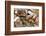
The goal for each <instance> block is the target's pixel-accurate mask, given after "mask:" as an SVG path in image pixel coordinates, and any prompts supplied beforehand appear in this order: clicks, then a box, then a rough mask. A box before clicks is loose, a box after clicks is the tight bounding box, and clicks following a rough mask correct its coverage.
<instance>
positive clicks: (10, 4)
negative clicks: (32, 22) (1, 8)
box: [5, 1, 45, 35]
mask: <svg viewBox="0 0 46 36" xmlns="http://www.w3.org/2000/svg"><path fill="white" fill-rule="evenodd" d="M39 8H40V9H39ZM13 9H14V10H16V9H17V10H19V9H22V10H24V11H25V10H28V9H31V10H33V11H34V9H39V14H38V15H39V26H36V27H35V28H33V27H34V26H33V27H27V26H26V27H20V26H19V28H18V25H16V26H14V25H13V24H14V23H13V22H14V19H13V16H14V11H13ZM19 11H20V10H19ZM21 12H22V11H21ZM23 14H24V13H23ZM15 15H16V14H15ZM17 16H18V15H17ZM23 16H25V14H24V15H23ZM26 18H27V17H26ZM23 19H24V18H23ZM13 27H15V29H14V28H13ZM37 27H38V28H37ZM44 32H45V4H44V3H38V2H37V3H36V2H20V1H5V35H18V34H35V33H44Z"/></svg>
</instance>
